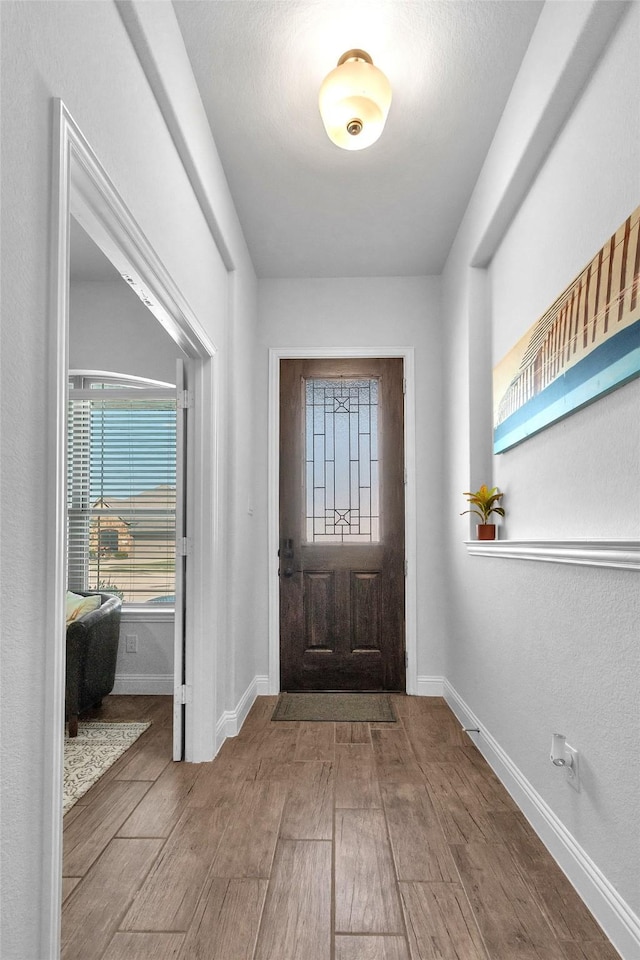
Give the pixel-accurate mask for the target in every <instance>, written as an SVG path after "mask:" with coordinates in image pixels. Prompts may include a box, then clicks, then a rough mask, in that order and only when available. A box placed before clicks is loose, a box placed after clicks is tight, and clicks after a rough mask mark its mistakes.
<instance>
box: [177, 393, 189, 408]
mask: <svg viewBox="0 0 640 960" xmlns="http://www.w3.org/2000/svg"><path fill="white" fill-rule="evenodd" d="M176 406H177V407H178V410H191V408H192V407H193V391H192V390H178V395H177V398H176Z"/></svg>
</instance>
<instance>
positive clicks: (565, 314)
mask: <svg viewBox="0 0 640 960" xmlns="http://www.w3.org/2000/svg"><path fill="white" fill-rule="evenodd" d="M637 376H640V207H638V209H637V210H635V211H634V212H633V213H632V214H631V216H630V217H628V219H627V220H626V221H625V222H624V223H623V224H622V226H621V227H620V228H619V229H618V230H616V232H615V233H614V234H613V236H612V237H611V238H610V240H608V241H607V243H605V245H604V246H603V247H602V249H601V250H599V251H598V253H597V254H596V255H595V257H594V258H593V260H592V261H591V262H590V263H589V264H587V266H586V267H585V268H584V270H582V272H581V273H580V274H579V275H578V276H577V277H576V279H575V280H574V281H573V282H572V283H571V284H569V286H568V287H567V288H566V290H564V291H563V293H561V294H560V296H559V297H558V299H557V300H556V301H555V302H554V303H553V304H552V306H551V307H550V308H549V309H548V310H547V311H546V313H545V314H544V315H543V316H542V317H540V319H539V320H537V321H536V323H534V325H533V326H532V327H531V328H530V330H528V332H527V333H526V334H525V336H524V337H522V339H521V340H519V341H518V343H517V344H516V345H515V346H514V347H513V348H512V349H511V350H510V351H509V353H508V354H507V355H506V357H504V358H503V359H502V360H501V361H500V363H499V364H497V366H496V367H494V370H493V452H494V453H503V452H504V451H505V450H509V448H510V447H514V446H515V445H516V444H518V443H522V441H523V440H526V439H527V438H528V437H530V436H532V435H533V434H534V433H537V432H538V431H539V430H543V429H544V428H545V427H548V426H549V425H550V424H552V423H555V422H556V421H558V420H561V419H562V418H563V417H566V416H568V415H569V414H570V413H574V412H575V411H576V410H579V409H580V408H581V407H584V406H586V404H588V403H592V402H593V401H594V400H597V399H598V397H601V396H603V395H604V394H606V393H609V392H610V391H611V390H615V389H616V388H617V387H621V386H622V385H623V384H624V383H627V382H628V381H629V380H632V379H633V378H634V377H637Z"/></svg>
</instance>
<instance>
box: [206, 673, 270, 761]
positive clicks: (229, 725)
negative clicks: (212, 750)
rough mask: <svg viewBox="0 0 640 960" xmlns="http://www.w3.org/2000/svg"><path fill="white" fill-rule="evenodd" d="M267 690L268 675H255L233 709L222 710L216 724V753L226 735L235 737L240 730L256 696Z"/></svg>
mask: <svg viewBox="0 0 640 960" xmlns="http://www.w3.org/2000/svg"><path fill="white" fill-rule="evenodd" d="M268 692H269V677H263V676H255V677H254V678H253V680H252V681H251V683H250V684H249V686H248V687H247V689H246V690H245V692H244V693H243V694H242V696H241V697H240V699H239V700H238V703H237V704H236V708H235V710H225V711H224V713H223V714H222V716H221V717H220V718H219V720H218V722H217V724H216V754H217V753H218V750H219V749H220V747H221V746H222V744H223V743H224V741H225V740H226V739H227V737H235V736H237V734H238V733H239V732H240V728H241V727H242V724H243V723H244V721H245V719H246V717H247V714H248V713H249V710H250V709H251V707H252V705H253V701H254V700H255V699H256V697H261V696H265V695H266V694H267V693H268Z"/></svg>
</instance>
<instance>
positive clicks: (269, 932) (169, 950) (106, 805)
mask: <svg viewBox="0 0 640 960" xmlns="http://www.w3.org/2000/svg"><path fill="white" fill-rule="evenodd" d="M275 699H276V698H275V697H260V698H258V700H257V701H256V702H255V704H254V705H253V707H252V709H251V712H250V714H249V716H248V717H247V719H246V721H245V723H244V725H243V728H242V730H241V731H240V733H239V735H238V736H237V737H235V738H233V739H231V740H227V742H226V743H225V744H224V746H223V747H222V750H221V751H220V753H219V755H218V757H216V759H215V760H214V761H213V762H212V763H204V764H198V765H195V764H175V763H173V762H172V761H171V759H170V757H171V716H172V707H171V700H170V698H169V697H130V696H111V697H108V698H107V699H106V700H105V703H104V706H103V708H102V711H101V713H100V718H101V719H102V718H104V719H112V720H115V719H121V720H142V719H149V720H152V721H153V722H152V726H151V727H150V728H149V730H147V731H146V732H145V733H144V734H143V735H142V737H140V739H139V740H137V741H136V743H135V744H134V745H133V747H132V748H131V749H130V750H129V751H127V753H126V754H125V755H124V756H123V757H121V758H120V760H118V762H117V763H116V764H114V766H113V767H111V769H110V770H108V771H107V773H106V774H105V776H104V777H103V778H102V779H101V780H100V781H99V782H98V783H97V784H95V785H94V786H93V787H92V788H91V790H89V791H88V793H86V794H85V796H84V797H82V798H81V800H80V801H79V802H78V803H77V804H76V805H75V806H74V807H72V809H71V810H70V811H69V813H68V814H67V816H66V817H65V822H64V868H63V872H64V877H63V895H64V903H63V911H62V958H63V960H88V958H91V960H583V958H589V960H592V958H593V960H596V958H597V960H620V958H619V955H618V953H617V952H616V951H615V950H614V948H613V947H612V945H611V944H610V943H609V941H608V940H607V939H606V938H605V936H604V934H603V933H602V931H601V930H600V928H599V927H598V925H597V923H596V922H595V920H594V919H593V917H592V916H591V914H590V913H589V911H588V910H587V908H586V907H585V906H584V904H583V903H582V901H581V900H580V898H579V897H578V896H577V894H576V893H575V891H574V890H573V888H572V887H571V885H570V884H569V882H568V881H567V880H566V878H565V876H564V874H563V873H562V872H561V871H560V869H559V868H558V867H557V865H556V864H555V862H554V861H553V860H552V859H551V857H550V856H549V854H548V853H547V851H546V850H545V848H544V846H543V845H542V844H541V842H540V841H539V840H538V838H537V837H536V835H535V834H534V833H533V831H532V829H531V827H530V826H529V825H528V823H527V821H526V820H525V818H524V817H523V816H522V814H521V813H520V812H519V811H518V809H517V807H516V806H515V804H514V803H513V801H512V800H511V798H510V797H509V795H508V794H507V793H506V791H505V790H504V788H503V787H502V785H501V784H500V783H499V781H498V780H497V778H496V777H495V775H494V774H493V772H492V771H491V770H490V769H489V767H488V766H487V764H486V763H485V761H484V760H483V758H482V757H481V755H480V754H479V753H478V751H477V750H476V749H475V747H474V746H473V745H472V744H471V742H470V741H469V740H468V739H467V738H466V736H465V735H464V734H463V733H462V731H461V730H460V726H459V724H458V722H457V721H456V719H455V717H454V716H453V714H452V713H451V711H450V710H449V708H448V707H447V705H446V704H445V702H444V701H443V700H441V699H438V698H418V697H405V696H401V695H394V696H393V699H394V705H395V707H396V713H397V714H398V718H399V719H398V723H396V724H375V723H371V724H368V723H353V724H349V723H336V724H332V723H295V722H279V723H273V722H271V719H270V717H271V713H272V711H273V707H274V705H275ZM558 905H561V911H560V916H558V912H559V911H558Z"/></svg>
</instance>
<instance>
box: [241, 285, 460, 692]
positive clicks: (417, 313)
mask: <svg viewBox="0 0 640 960" xmlns="http://www.w3.org/2000/svg"><path fill="white" fill-rule="evenodd" d="M258 303H259V312H258V317H259V328H258V352H257V365H256V373H255V379H256V390H257V393H256V396H257V398H258V404H259V406H258V408H257V409H256V420H257V427H258V429H257V438H258V440H257V443H256V453H257V455H258V459H259V462H261V463H265V464H266V450H267V447H266V443H267V409H266V404H265V403H264V398H266V396H267V373H268V349H269V348H270V347H327V348H329V347H330V348H332V349H335V348H336V347H340V346H341V345H343V346H344V347H345V349H347V348H350V349H355V348H370V347H377V346H380V347H385V346H386V347H391V346H397V347H406V346H412V347H415V381H416V473H417V498H418V511H417V542H418V558H417V577H418V584H419V590H418V611H417V619H418V624H417V633H418V674H419V675H420V676H442V674H443V668H444V659H443V656H444V654H443V642H444V627H443V624H444V601H443V590H444V584H443V579H442V565H441V556H440V549H439V547H440V543H441V529H440V523H441V512H440V511H439V510H438V509H436V510H434V509H433V503H434V501H437V499H438V491H439V490H440V489H441V488H442V484H443V476H444V475H443V464H442V460H441V457H440V450H441V447H442V408H441V390H442V354H441V325H440V283H439V280H438V278H437V277H413V278H400V277H378V278H373V279H372V278H358V277H356V278H348V279H335V280H331V279H310V280H260V281H259V301H258ZM266 498H267V490H266V470H265V473H264V480H263V482H262V483H261V484H260V488H259V493H258V499H257V503H258V506H259V510H260V514H261V515H264V514H265V513H266ZM262 533H263V536H262V539H261V541H260V549H262V550H263V552H264V555H265V556H266V541H265V537H266V530H265V529H264V528H263V531H262ZM266 589H267V585H266V581H264V580H263V581H262V582H261V584H260V591H259V593H258V596H257V597H256V602H257V603H258V604H259V605H260V607H261V608H262V605H263V604H264V602H265V600H266ZM262 634H263V637H264V644H265V646H264V650H265V655H266V642H267V637H266V621H265V622H264V625H263V627H262ZM262 663H263V664H264V670H261V672H264V673H266V672H267V669H266V667H267V663H266V659H265V660H264V661H262Z"/></svg>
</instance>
